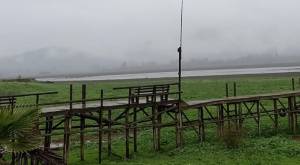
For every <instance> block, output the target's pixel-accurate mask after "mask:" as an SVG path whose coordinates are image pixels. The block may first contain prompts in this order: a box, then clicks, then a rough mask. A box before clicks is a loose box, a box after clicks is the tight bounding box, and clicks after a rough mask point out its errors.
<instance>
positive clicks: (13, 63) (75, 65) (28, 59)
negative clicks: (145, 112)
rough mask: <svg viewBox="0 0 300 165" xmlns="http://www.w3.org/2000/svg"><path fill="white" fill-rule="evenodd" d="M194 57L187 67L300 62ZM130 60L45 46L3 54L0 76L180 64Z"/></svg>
mask: <svg viewBox="0 0 300 165" xmlns="http://www.w3.org/2000/svg"><path fill="white" fill-rule="evenodd" d="M207 56H208V55H207ZM141 57H142V56H141ZM194 57H196V58H192V59H186V58H184V60H183V70H199V69H200V70H201V69H222V68H224V69H225V68H226V69H228V68H253V67H278V66H300V56H299V55H297V54H289V55H278V54H276V53H275V54H260V55H247V56H241V57H238V58H231V59H228V58H227V59H226V58H222V59H214V60H210V59H209V58H197V55H194ZM224 57H226V55H224ZM128 60H129V61H122V60H121V59H113V58H112V57H109V56H107V55H103V54H99V55H93V54H90V53H87V52H83V51H79V50H73V49H68V48H60V47H48V48H41V49H37V50H33V51H28V52H24V53H21V54H18V55H13V56H7V57H2V58H0V79H6V78H10V79H11V78H12V79H13V78H28V77H29V78H31V77H54V76H58V77H61V76H64V77H65V76H67V77H77V76H83V75H104V74H125V73H144V72H161V71H176V70H177V68H178V62H177V61H176V58H175V59H174V60H173V61H166V62H165V63H164V62H163V61H160V62H155V61H146V62H141V63H137V62H132V61H130V59H128ZM141 60H142V59H141ZM133 61H134V60H133ZM135 61H138V60H135Z"/></svg>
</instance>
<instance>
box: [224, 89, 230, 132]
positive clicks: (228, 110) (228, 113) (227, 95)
mask: <svg viewBox="0 0 300 165" xmlns="http://www.w3.org/2000/svg"><path fill="white" fill-rule="evenodd" d="M225 95H226V97H229V87H228V83H226V86H225ZM226 108H227V109H226V110H227V111H226V115H227V122H228V123H227V127H228V128H229V129H230V128H231V121H230V105H229V104H228V103H226Z"/></svg>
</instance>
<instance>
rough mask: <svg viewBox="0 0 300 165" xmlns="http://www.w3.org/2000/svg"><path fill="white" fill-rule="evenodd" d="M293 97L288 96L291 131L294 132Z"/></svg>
mask: <svg viewBox="0 0 300 165" xmlns="http://www.w3.org/2000/svg"><path fill="white" fill-rule="evenodd" d="M292 100H293V99H292V98H291V97H289V98H288V122H289V129H290V131H291V132H293V114H292V109H293V101H292Z"/></svg>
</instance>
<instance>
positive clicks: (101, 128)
mask: <svg viewBox="0 0 300 165" xmlns="http://www.w3.org/2000/svg"><path fill="white" fill-rule="evenodd" d="M102 117H103V89H101V96H100V108H99V123H98V125H99V131H98V150H99V151H98V152H99V155H98V158H99V164H101V162H102V139H103V137H102V134H103V133H102V132H103V124H102V123H103V122H102Z"/></svg>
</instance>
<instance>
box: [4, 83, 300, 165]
mask: <svg viewBox="0 0 300 165" xmlns="http://www.w3.org/2000/svg"><path fill="white" fill-rule="evenodd" d="M86 88H87V87H86V85H82V91H81V94H82V96H81V99H80V100H74V99H73V98H74V97H73V86H72V85H70V94H69V101H67V102H58V103H42V104H40V103H39V102H38V101H37V104H36V105H35V106H36V107H39V108H41V109H42V113H41V120H40V121H41V122H44V124H42V125H43V127H42V126H41V127H40V130H41V133H42V136H43V137H44V143H43V144H44V145H43V147H42V150H43V152H41V151H39V152H36V153H40V155H42V154H47V153H52V148H51V146H52V145H51V144H52V142H53V138H54V137H56V136H63V141H62V146H63V147H62V148H63V152H62V153H63V155H61V161H58V160H57V159H58V157H57V156H52V157H54V158H55V161H54V160H52V159H51V160H49V159H42V158H43V156H38V157H35V161H34V162H40V163H44V164H47V163H48V164H51V162H56V164H57V162H61V164H69V154H70V147H71V137H72V136H79V140H78V141H79V142H80V159H81V160H85V143H86V138H87V137H88V133H91V132H92V133H96V134H97V139H98V140H97V142H98V153H99V155H98V157H99V163H101V162H102V159H103V157H110V158H111V159H112V158H113V157H120V158H124V159H130V158H131V156H132V155H133V154H134V153H135V152H138V150H139V148H138V140H139V139H138V134H139V131H140V130H142V129H143V130H144V129H149V130H152V143H153V150H154V151H159V150H160V149H161V131H162V130H163V128H167V127H171V128H174V130H175V131H174V132H175V138H176V139H175V142H176V144H174V147H175V146H176V147H182V146H183V145H184V134H183V132H184V131H185V130H186V129H190V130H193V131H194V132H195V134H196V135H197V137H198V139H199V142H203V141H204V140H205V137H206V128H207V126H208V125H214V126H215V127H216V135H217V136H219V137H221V136H223V135H224V130H225V129H226V128H234V129H236V130H241V129H243V126H244V123H245V122H246V121H250V120H252V121H254V123H255V124H256V130H257V135H260V134H261V133H262V122H263V121H264V119H265V118H268V119H269V120H271V121H272V122H271V123H272V125H270V128H272V129H274V132H278V130H279V127H280V125H281V123H280V119H281V118H285V119H286V120H284V121H287V125H288V128H289V130H290V131H291V133H292V134H296V133H297V131H298V115H299V112H300V104H299V97H300V91H298V90H295V88H293V90H292V91H286V92H280V93H270V94H259V95H250V96H236V93H237V92H236V84H235V85H234V96H232V97H229V94H228V85H226V97H224V98H219V99H210V100H200V101H198V100H195V101H188V102H185V101H183V100H179V99H178V98H180V97H178V95H180V94H181V92H180V91H179V90H178V84H177V83H173V84H159V85H148V86H130V87H122V88H115V89H114V90H124V91H126V93H127V95H126V96H121V97H110V98H108V97H105V92H104V91H103V90H101V92H100V96H99V98H97V99H87V96H86V95H87V93H86ZM51 94H54V93H51ZM4 100H5V99H4ZM8 100H9V99H8ZM12 100H14V99H12ZM6 101H7V98H6ZM13 103H14V104H16V102H15V100H14V101H13ZM188 113H192V114H195V115H188ZM115 132H118V133H119V134H122V136H123V138H124V141H125V142H124V149H125V150H124V154H123V155H118V154H116V153H114V150H113V147H112V146H113V143H114V141H113V134H114V133H115ZM104 139H105V141H106V143H103V141H104ZM104 145H107V146H104ZM104 148H105V149H104ZM106 152H107V154H104V153H106ZM48 158H49V157H48ZM50 158H51V157H50ZM36 159H39V161H36ZM36 164H38V163H36Z"/></svg>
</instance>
